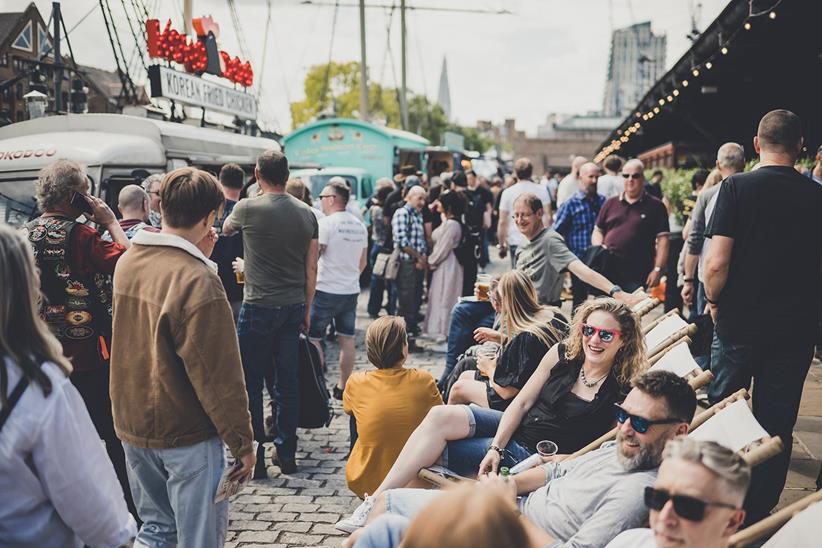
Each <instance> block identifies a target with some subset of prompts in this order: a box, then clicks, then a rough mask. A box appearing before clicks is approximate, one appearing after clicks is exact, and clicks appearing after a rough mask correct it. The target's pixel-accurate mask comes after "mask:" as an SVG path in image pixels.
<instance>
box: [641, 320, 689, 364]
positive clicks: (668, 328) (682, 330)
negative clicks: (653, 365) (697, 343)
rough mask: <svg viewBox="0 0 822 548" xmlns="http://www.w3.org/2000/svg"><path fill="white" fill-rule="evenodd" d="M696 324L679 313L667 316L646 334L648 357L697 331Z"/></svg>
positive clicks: (650, 357)
mask: <svg viewBox="0 0 822 548" xmlns="http://www.w3.org/2000/svg"><path fill="white" fill-rule="evenodd" d="M696 329H697V327H696V324H689V323H688V322H686V321H685V320H683V319H682V318H681V317H680V316H679V315H678V314H673V315H669V316H667V317H665V318H664V319H663V320H662V321H661V322H659V323H658V324H657V325H656V326H655V327H653V328H652V329H651V330H650V331H648V333H646V334H645V348H646V349H647V354H646V355H647V357H648V359H649V360H650V359H652V358H653V357H654V356H656V355H657V354H659V353H661V352H662V351H664V350H666V349H667V348H669V347H671V346H673V345H674V344H676V343H678V342H679V341H681V340H682V339H683V338H685V337H688V336H689V335H693V334H694V333H696Z"/></svg>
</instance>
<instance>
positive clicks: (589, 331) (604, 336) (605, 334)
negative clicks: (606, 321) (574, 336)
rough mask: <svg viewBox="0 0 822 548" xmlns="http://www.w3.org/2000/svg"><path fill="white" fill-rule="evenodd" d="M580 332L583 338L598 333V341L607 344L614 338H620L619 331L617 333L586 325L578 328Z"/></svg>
mask: <svg viewBox="0 0 822 548" xmlns="http://www.w3.org/2000/svg"><path fill="white" fill-rule="evenodd" d="M580 330H581V331H582V336H583V337H588V338H590V337H593V336H594V335H596V334H597V333H599V340H601V341H602V342H604V343H609V342H611V341H613V340H614V338H615V337H620V336H622V332H621V331H617V330H616V329H602V328H600V327H594V326H593V325H588V324H587V323H584V324H582V325H581V326H580Z"/></svg>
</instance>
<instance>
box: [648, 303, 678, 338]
mask: <svg viewBox="0 0 822 548" xmlns="http://www.w3.org/2000/svg"><path fill="white" fill-rule="evenodd" d="M678 314H679V312H678V311H677V310H676V309H673V310H669V311H668V312H666V313H665V314H663V315H662V316H660V317H658V318H657V319H655V320H654V321H652V322H650V323H649V324H648V325H645V326H643V327H642V334H643V335H647V334H648V333H649V332H650V331H651V329H653V328H654V327H656V326H658V325H659V324H661V323H662V322H663V321H665V320H667V319H668V318H670V317H671V316H676V315H678Z"/></svg>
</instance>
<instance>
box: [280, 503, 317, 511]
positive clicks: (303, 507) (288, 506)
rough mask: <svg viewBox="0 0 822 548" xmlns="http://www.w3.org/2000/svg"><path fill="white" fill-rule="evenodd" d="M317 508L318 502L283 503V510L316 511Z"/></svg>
mask: <svg viewBox="0 0 822 548" xmlns="http://www.w3.org/2000/svg"><path fill="white" fill-rule="evenodd" d="M319 508H320V505H319V504H285V505H283V512H316V511H317V510H318V509H319Z"/></svg>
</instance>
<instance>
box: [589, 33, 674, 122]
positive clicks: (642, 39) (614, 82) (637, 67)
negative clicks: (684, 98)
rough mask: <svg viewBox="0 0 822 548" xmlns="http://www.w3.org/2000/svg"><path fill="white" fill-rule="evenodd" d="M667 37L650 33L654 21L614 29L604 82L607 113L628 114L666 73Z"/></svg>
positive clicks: (615, 114) (605, 110) (611, 114)
mask: <svg viewBox="0 0 822 548" xmlns="http://www.w3.org/2000/svg"><path fill="white" fill-rule="evenodd" d="M666 43H667V40H666V37H665V35H664V34H662V35H656V34H654V33H653V32H651V22H650V21H646V22H644V23H637V24H636V25H631V26H630V27H627V28H624V29H618V30H615V31H614V33H613V36H612V37H611V59H610V62H609V63H608V78H607V79H606V81H605V100H604V103H603V108H602V110H603V114H605V116H625V115H627V114H628V113H629V112H630V111H631V109H633V108H634V107H635V106H636V105H637V103H639V101H640V99H642V96H643V95H645V93H646V92H647V91H648V89H649V88H650V87H651V86H652V85H653V84H654V83H655V82H656V81H657V80H658V79H659V78H660V77H661V76H662V75H663V74H664V73H665V53H666Z"/></svg>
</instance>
